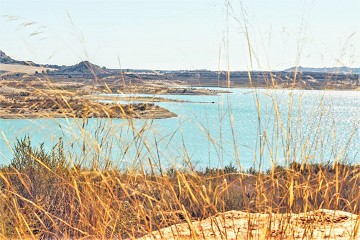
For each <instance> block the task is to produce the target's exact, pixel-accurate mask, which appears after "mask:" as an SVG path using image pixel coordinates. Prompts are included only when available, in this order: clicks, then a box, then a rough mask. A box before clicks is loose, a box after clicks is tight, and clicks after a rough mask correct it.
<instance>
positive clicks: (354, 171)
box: [0, 137, 360, 238]
mask: <svg viewBox="0 0 360 240" xmlns="http://www.w3.org/2000/svg"><path fill="white" fill-rule="evenodd" d="M149 164H150V166H153V165H152V163H151V162H150V163H149ZM359 189H360V167H359V166H352V165H344V164H331V163H320V164H297V163H292V164H290V166H288V167H282V166H276V167H274V168H273V169H270V170H268V171H267V172H257V171H256V170H254V169H250V170H248V171H247V172H239V171H238V170H237V168H236V167H235V166H233V165H230V166H226V167H224V168H223V169H204V170H201V171H199V170H181V171H180V170H177V169H169V170H168V171H165V172H164V173H163V174H161V173H159V171H157V169H154V168H152V167H150V168H149V170H146V171H145V170H139V171H138V172H134V171H132V172H130V171H124V170H119V169H116V168H111V167H104V168H102V169H98V168H95V167H93V168H92V167H84V166H81V165H77V164H74V163H72V162H71V161H69V159H67V158H66V154H65V153H64V148H63V143H62V141H61V139H60V140H59V142H58V143H57V144H56V145H55V146H54V147H53V148H52V150H51V151H49V152H47V151H46V150H45V149H44V147H43V145H40V146H39V147H35V146H32V144H31V141H30V138H29V137H25V138H23V139H20V140H18V141H17V143H16V144H15V146H14V157H13V159H12V162H11V164H10V165H9V166H2V167H1V170H0V229H1V232H0V235H1V236H3V237H6V238H25V237H26V238H29V237H31V236H32V237H35V238H39V237H41V238H81V237H90V238H115V237H120V238H125V237H137V236H142V235H144V234H146V233H149V232H150V231H152V230H156V229H159V228H162V227H165V226H168V225H171V224H174V223H178V222H184V221H185V220H186V219H192V220H195V219H203V218H205V217H208V216H210V215H214V214H216V213H218V212H223V211H226V210H233V209H235V210H243V211H249V212H261V213H287V212H302V211H310V210H315V209H319V208H329V209H334V210H345V211H349V212H352V213H356V214H359V212H360V210H359V204H358V203H359V202H360V191H359Z"/></svg>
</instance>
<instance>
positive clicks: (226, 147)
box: [0, 89, 360, 168]
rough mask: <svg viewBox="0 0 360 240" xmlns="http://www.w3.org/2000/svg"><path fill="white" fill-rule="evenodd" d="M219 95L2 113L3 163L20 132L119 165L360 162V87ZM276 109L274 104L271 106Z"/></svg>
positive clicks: (75, 155)
mask: <svg viewBox="0 0 360 240" xmlns="http://www.w3.org/2000/svg"><path fill="white" fill-rule="evenodd" d="M231 91H232V92H233V93H230V94H220V95H219V96H179V95H177V96H174V95H161V96H160V97H165V98H171V99H178V100H186V101H192V102H191V103H187V102H186V103H174V102H172V103H157V104H158V105H160V106H163V107H165V108H167V109H169V110H170V111H173V112H175V113H176V114H178V116H179V117H178V118H171V119H160V120H153V121H152V120H134V122H133V123H132V124H131V123H130V122H129V121H128V120H122V119H112V120H111V119H89V120H88V121H87V122H85V123H83V122H82V120H78V121H75V120H72V119H70V120H68V119H36V120H34V119H32V120H26V119H24V120H18V119H17V120H4V119H2V120H0V131H1V136H0V152H1V153H0V163H2V164H6V163H8V162H9V161H10V159H11V156H12V154H11V150H10V148H9V146H13V144H14V142H15V141H16V138H17V137H23V136H24V135H25V134H28V135H30V136H31V139H32V141H33V143H34V144H39V143H41V142H44V143H45V145H46V146H47V147H48V148H49V147H50V146H52V145H53V144H54V143H56V141H57V140H58V138H59V137H62V138H63V139H64V141H65V145H66V148H67V151H68V153H69V156H71V159H74V161H85V162H86V161H89V159H98V161H99V162H101V163H104V159H106V160H109V161H111V162H113V164H117V165H121V166H124V167H130V166H131V167H133V166H135V167H136V166H139V164H144V165H148V163H149V159H150V160H151V162H152V163H153V164H154V165H156V164H157V163H159V162H160V163H161V165H163V166H169V165H170V166H171V165H177V166H187V165H189V162H191V164H193V165H194V166H196V167H198V168H204V167H207V166H211V167H219V166H224V165H228V164H229V163H233V164H234V165H241V167H243V168H248V167H252V166H256V167H258V166H259V165H260V166H261V167H262V168H268V167H269V166H270V165H271V163H272V162H273V163H278V164H286V163H287V162H291V161H293V160H297V161H304V159H306V160H307V161H310V162H313V161H315V162H319V161H325V162H327V161H334V160H336V161H346V162H351V163H354V162H358V163H359V162H360V130H359V127H360V92H356V91H302V90H293V91H290V90H265V89H259V90H255V91H254V90H253V89H231ZM276 109H278V110H277V111H276Z"/></svg>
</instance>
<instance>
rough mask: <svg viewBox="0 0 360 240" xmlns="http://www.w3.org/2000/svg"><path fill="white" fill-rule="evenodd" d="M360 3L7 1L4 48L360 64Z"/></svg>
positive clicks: (136, 59) (45, 58) (102, 57)
mask: <svg viewBox="0 0 360 240" xmlns="http://www.w3.org/2000/svg"><path fill="white" fill-rule="evenodd" d="M359 12H360V1H359V0H262V1H260V0H141V1H140V0H63V1H59V0H0V50H3V51H4V52H5V53H6V54H7V55H9V56H11V57H13V58H15V59H18V60H32V61H34V62H36V63H50V64H58V65H73V64H76V63H78V62H80V61H83V60H89V61H91V62H93V63H95V64H98V65H100V66H106V67H108V68H136V69H154V70H155V69H163V70H164V69H169V70H170V69H171V70H193V69H209V70H219V69H220V70H232V71H236V70H282V69H286V68H289V67H292V66H295V65H300V66H306V67H334V66H349V67H360V14H359Z"/></svg>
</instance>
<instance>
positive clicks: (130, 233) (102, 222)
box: [0, 35, 360, 239]
mask: <svg viewBox="0 0 360 240" xmlns="http://www.w3.org/2000/svg"><path fill="white" fill-rule="evenodd" d="M247 36H248V35H247ZM247 39H248V43H249V44H248V48H249V51H250V52H249V54H250V55H251V56H253V52H252V50H251V44H250V39H249V38H247ZM248 75H249V79H250V85H251V84H252V78H251V71H249V73H248ZM228 77H229V78H228V83H229V85H230V83H231V81H230V77H231V76H230V73H229V75H228ZM41 79H42V81H43V82H45V83H46V86H47V89H45V90H51V94H52V95H49V96H50V97H51V101H52V104H53V105H54V106H56V110H57V111H58V112H59V111H60V112H61V113H64V112H72V110H74V109H73V108H74V107H76V108H78V107H79V104H75V105H74V104H73V102H70V101H68V97H69V96H70V97H74V95H75V93H71V91H69V90H68V89H67V90H65V91H64V90H63V89H59V88H55V87H54V85H53V83H52V80H50V79H49V78H48V77H47V76H46V75H44V76H42V77H41ZM94 79H96V84H97V85H98V86H99V85H101V84H102V83H101V79H99V78H97V77H96V76H94ZM266 81H268V84H269V85H270V86H273V87H276V80H275V79H266ZM293 81H296V74H295V76H294V80H293ZM102 89H105V90H106V91H108V92H109V91H110V92H111V89H110V88H109V87H108V86H107V85H106V84H105V83H104V84H103V86H102ZM38 91H39V92H38V93H39V94H44V92H46V94H47V93H49V91H44V90H43V89H38ZM46 94H45V95H46ZM259 94H261V93H258V92H257V91H254V95H253V97H254V101H255V102H256V105H257V110H258V127H257V129H256V131H258V136H259V138H258V141H257V146H256V147H255V149H256V151H255V152H254V159H255V160H254V161H255V167H254V168H250V169H246V170H239V169H241V167H242V166H241V165H237V163H235V164H234V165H229V166H225V167H224V168H205V169H196V168H194V167H193V166H192V164H191V157H189V156H186V157H185V158H186V159H184V161H185V162H188V163H189V166H190V167H188V168H184V169H178V168H175V167H172V168H169V167H166V166H163V163H162V160H161V158H159V157H158V156H159V152H160V151H161V150H160V149H159V148H158V147H157V145H152V144H150V143H148V142H147V141H146V138H145V134H146V129H147V128H146V126H147V124H149V122H146V123H144V125H143V127H141V128H140V130H139V129H137V128H136V127H135V126H134V121H133V119H132V118H129V119H128V120H127V126H124V128H128V129H130V131H132V134H133V142H132V143H130V144H132V145H134V146H135V151H136V154H135V156H137V158H138V159H137V158H136V157H135V158H134V159H133V160H134V161H135V162H137V163H138V164H135V165H134V166H135V167H133V168H127V169H122V168H118V167H116V166H114V165H112V164H111V160H112V159H111V153H110V152H111V151H112V150H111V149H112V147H111V146H112V144H114V143H113V142H111V141H110V142H109V139H111V138H109V135H116V134H117V133H112V132H111V129H107V128H106V126H105V123H102V124H103V125H101V124H100V125H99V126H98V129H97V131H95V134H94V132H88V131H87V130H86V128H85V127H84V126H85V125H86V122H87V117H86V115H85V116H84V118H82V119H79V118H78V117H79V115H74V116H69V115H68V116H67V117H69V118H73V119H75V120H77V123H78V125H77V126H76V127H77V128H79V129H80V130H81V131H80V132H81V137H80V139H81V140H80V144H79V145H80V146H82V151H80V153H79V154H75V155H71V154H69V153H68V150H67V149H66V147H64V143H63V140H62V139H59V141H58V143H57V144H56V145H54V146H53V148H52V149H51V150H47V149H46V148H45V147H44V146H43V145H40V146H34V144H32V143H31V136H26V137H23V138H20V139H18V141H17V142H16V143H15V145H14V146H13V150H14V154H13V157H12V160H11V163H10V164H9V165H8V166H2V167H1V169H0V235H1V237H2V238H105V239H112V238H116V239H123V238H136V237H140V236H143V235H145V234H148V233H150V232H151V231H154V230H158V229H160V228H163V227H166V226H169V225H172V224H176V223H180V222H186V223H188V225H189V228H191V226H192V223H191V222H192V221H193V220H197V219H204V218H206V217H209V216H212V215H215V214H217V213H220V212H224V211H228V210H241V211H245V212H249V213H250V212H259V213H268V214H274V213H298V212H308V211H312V210H317V209H321V208H328V209H333V210H344V211H348V212H351V213H355V214H359V213H360V209H359V202H360V191H359V190H360V168H359V165H351V164H350V163H346V162H342V161H340V160H341V158H342V157H343V156H345V155H346V152H344V153H342V154H340V155H337V156H336V157H335V158H333V159H332V161H330V162H321V161H320V162H316V163H314V162H309V161H308V157H309V156H310V155H311V154H312V153H313V152H314V151H317V149H318V145H317V144H318V143H319V142H321V141H319V139H318V138H321V137H323V136H322V135H319V134H308V135H306V136H301V137H297V136H298V135H299V134H300V133H299V132H298V131H300V130H299V128H298V127H299V125H302V124H301V121H302V120H301V118H300V115H298V116H296V117H294V116H293V115H292V113H293V110H294V109H293V108H294V106H295V107H298V108H301V106H299V105H294V104H293V101H295V99H294V98H293V96H290V99H291V101H290V103H289V106H288V109H289V111H288V115H286V116H284V115H283V114H282V113H281V112H280V110H279V104H280V103H278V102H277V101H276V98H273V99H272V100H273V109H272V111H273V112H274V115H275V117H276V123H277V124H276V126H274V129H275V131H274V132H275V133H276V134H275V136H273V137H272V138H270V137H269V136H267V134H266V133H267V128H266V124H264V121H266V119H264V116H263V115H262V112H261V110H260V106H261V100H260V96H259ZM54 95H55V96H57V97H56V98H53V96H54ZM48 101H49V98H45V102H39V103H35V105H36V106H37V105H42V104H44V103H48ZM76 101H77V102H78V101H80V99H76ZM85 105H86V102H85ZM82 106H84V105H82ZM118 108H119V109H120V110H121V109H122V106H121V105H118ZM75 110H78V109H75ZM80 110H81V109H80ZM295 110H297V109H295ZM298 110H299V111H298V112H299V113H300V112H301V111H300V109H298ZM87 111H89V112H91V111H99V109H98V108H96V110H94V109H91V108H89V109H87ZM101 111H102V112H103V113H104V115H103V116H105V117H110V115H111V114H110V113H109V112H108V111H109V108H101ZM44 117H51V114H49V115H46V116H44ZM54 120H55V119H54ZM219 124H221V123H219ZM320 124H321V123H320V122H319V123H318V125H316V126H315V128H314V131H312V132H315V133H316V131H317V130H318V129H320V127H321V126H320ZM150 125H151V123H150ZM232 126H233V125H232ZM74 132H76V131H74ZM96 132H105V136H107V137H105V138H104V137H101V136H103V135H101V134H99V135H97V134H96ZM232 137H233V143H234V146H235V147H234V148H236V138H235V134H233V136H232ZM98 138H100V139H98ZM320 140H321V139H320ZM209 141H213V139H210V137H209ZM312 141H313V142H314V144H308V143H309V142H312ZM349 141H351V136H350V137H349ZM299 143H300V145H301V147H300V148H298V147H297V145H298V144H299ZM219 144H221V143H219ZM128 147H129V146H128ZM181 148H183V149H182V151H183V152H185V153H186V152H187V150H186V147H185V145H183V146H181ZM88 149H92V150H93V151H90V153H89V152H88ZM129 149H130V147H129ZM294 149H300V150H299V151H300V152H298V150H296V151H295V150H294ZM126 150H127V149H126ZM126 150H125V151H126ZM143 151H145V152H147V153H148V154H149V156H151V157H149V158H148V159H146V160H147V161H144V159H142V156H143V155H142V152H143ZM265 151H270V153H271V154H270V159H264V158H265V156H266V155H265V154H264V153H265ZM345 151H346V149H345ZM234 152H235V153H236V152H237V148H236V150H234ZM278 153H281V154H282V155H283V156H285V158H286V161H287V162H286V164H285V166H280V165H278V163H277V161H276V159H277V157H276V156H277V155H278ZM140 158H141V159H140ZM219 161H222V160H221V159H219ZM264 161H270V162H271V168H270V169H268V171H263V170H262V166H261V165H262V164H263V163H264ZM269 224H270V225H271V224H279V223H271V222H270V223H269ZM280 224H281V223H280ZM356 231H358V230H357V229H354V232H356ZM269 234H270V233H269ZM284 234H285V233H284ZM225 236H226V235H225ZM287 236H288V235H284V236H279V239H281V238H286V237H287ZM196 237H199V236H194V238H196ZM267 237H269V236H265V238H267Z"/></svg>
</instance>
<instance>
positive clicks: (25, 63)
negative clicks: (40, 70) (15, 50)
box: [0, 50, 40, 67]
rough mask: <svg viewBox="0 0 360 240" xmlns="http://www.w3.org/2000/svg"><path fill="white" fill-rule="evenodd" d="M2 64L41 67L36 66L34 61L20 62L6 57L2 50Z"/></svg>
mask: <svg viewBox="0 0 360 240" xmlns="http://www.w3.org/2000/svg"><path fill="white" fill-rule="evenodd" d="M0 63H3V64H18V65H25V66H34V67H40V64H36V63H34V62H32V61H18V60H15V59H13V58H11V57H9V56H8V55H6V54H5V53H4V52H3V51H1V50H0Z"/></svg>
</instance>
